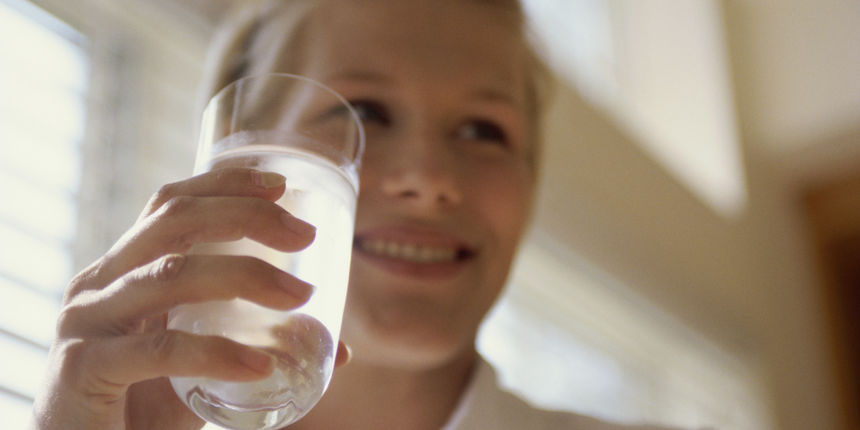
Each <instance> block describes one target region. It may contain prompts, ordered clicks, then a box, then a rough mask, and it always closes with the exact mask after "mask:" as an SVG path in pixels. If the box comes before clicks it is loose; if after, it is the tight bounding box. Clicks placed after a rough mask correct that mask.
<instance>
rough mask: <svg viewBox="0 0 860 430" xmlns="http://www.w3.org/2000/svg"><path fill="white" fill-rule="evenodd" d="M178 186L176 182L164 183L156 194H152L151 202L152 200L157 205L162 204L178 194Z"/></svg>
mask: <svg viewBox="0 0 860 430" xmlns="http://www.w3.org/2000/svg"><path fill="white" fill-rule="evenodd" d="M176 187H177V185H176V183H175V182H172V183H169V184H164V185H162V186H161V187H160V188H159V189H158V190H157V191H156V192H155V194H153V195H152V198H151V199H150V202H152V204H153V205H154V206H156V207H157V206H161V205H162V204H164V203H166V202H167V201H169V200H170V199H171V198H173V197H174V196H175V195H176Z"/></svg>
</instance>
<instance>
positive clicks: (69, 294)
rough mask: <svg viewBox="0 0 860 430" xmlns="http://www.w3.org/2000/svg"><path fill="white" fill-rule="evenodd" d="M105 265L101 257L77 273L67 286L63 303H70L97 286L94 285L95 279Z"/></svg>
mask: <svg viewBox="0 0 860 430" xmlns="http://www.w3.org/2000/svg"><path fill="white" fill-rule="evenodd" d="M102 265H103V259H99V260H98V261H96V262H95V263H93V264H92V265H90V266H89V267H87V268H86V269H84V270H82V271H81V272H80V273H78V274H77V275H75V277H74V278H72V280H71V281H69V284H68V285H67V286H66V293H65V294H64V296H63V303H68V302H70V301H71V300H72V299H74V298H75V296H77V295H78V294H80V293H81V292H83V291H86V290H89V289H92V288H95V287H97V286H94V285H92V284H93V283H95V279H96V278H98V274H99V271H100V270H101V267H102Z"/></svg>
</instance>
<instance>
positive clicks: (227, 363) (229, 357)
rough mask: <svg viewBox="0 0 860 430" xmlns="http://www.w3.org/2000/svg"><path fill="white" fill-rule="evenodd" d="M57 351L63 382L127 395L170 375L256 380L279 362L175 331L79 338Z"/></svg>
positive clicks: (212, 339)
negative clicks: (133, 387) (133, 388)
mask: <svg viewBox="0 0 860 430" xmlns="http://www.w3.org/2000/svg"><path fill="white" fill-rule="evenodd" d="M56 348H57V352H58V355H59V356H60V357H62V359H61V362H62V363H64V366H65V367H64V368H63V369H62V373H61V377H62V378H63V380H64V381H65V382H67V383H70V384H73V385H76V386H79V387H83V388H86V389H88V390H92V392H99V393H110V392H112V391H115V392H117V393H122V392H124V391H125V389H126V388H127V387H128V386H129V385H131V384H133V383H135V382H139V381H145V380H148V379H152V378H156V377H161V376H165V375H170V376H176V377H184V376H189V377H190V376H201V377H209V378H215V379H220V380H225V381H250V380H256V379H261V378H263V377H265V376H267V375H268V374H270V373H271V372H272V370H273V368H274V363H275V361H274V358H273V357H272V356H271V355H269V354H267V353H265V352H263V351H261V350H258V349H254V348H251V347H248V346H245V345H242V344H240V343H237V342H234V341H231V340H229V339H226V338H223V337H218V336H199V335H193V334H189V333H184V332H180V331H175V330H165V331H161V332H157V333H147V334H140V335H130V336H118V337H98V338H90V339H85V340H84V339H75V340H71V341H67V342H65V343H62V344H60V345H58V346H57V347H56Z"/></svg>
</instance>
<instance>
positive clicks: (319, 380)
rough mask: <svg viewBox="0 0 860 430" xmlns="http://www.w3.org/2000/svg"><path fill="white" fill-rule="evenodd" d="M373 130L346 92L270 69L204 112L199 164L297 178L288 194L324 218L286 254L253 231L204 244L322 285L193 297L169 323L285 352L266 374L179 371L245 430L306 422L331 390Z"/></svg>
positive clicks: (200, 410)
mask: <svg viewBox="0 0 860 430" xmlns="http://www.w3.org/2000/svg"><path fill="white" fill-rule="evenodd" d="M363 148H364V132H363V129H362V126H361V122H360V120H359V118H358V116H357V115H356V113H355V111H353V109H352V108H351V107H350V105H349V104H348V103H347V102H346V101H345V100H344V99H343V98H342V97H341V96H340V95H338V94H337V93H335V92H334V91H332V90H331V89H329V88H327V87H325V86H323V85H322V84H320V83H318V82H315V81H313V80H311V79H308V78H304V77H300V76H295V75H288V74H267V75H260V76H251V77H246V78H243V79H240V80H237V81H236V82H233V83H232V84H230V85H229V86H227V87H226V88H224V89H223V90H221V91H220V92H219V93H218V94H216V95H215V96H214V97H213V98H212V100H211V101H210V102H209V104H208V105H207V107H206V109H205V111H204V113H203V123H202V128H201V135H200V142H199V148H198V153H197V159H196V165H195V168H194V170H195V173H202V172H205V171H209V170H213V169H218V168H223V167H232V166H242V167H251V168H255V169H258V170H262V171H271V172H276V173H279V174H281V175H283V176H284V177H286V192H285V193H284V195H283V196H282V197H281V198H280V199H279V200H278V201H277V204H279V205H281V206H282V207H284V208H285V209H286V210H287V211H289V212H290V213H291V214H293V215H294V216H296V217H298V218H300V219H302V220H305V221H307V222H309V223H310V224H313V225H314V226H315V227H316V228H317V233H316V238H315V240H314V242H313V243H312V244H311V245H310V246H309V247H308V248H306V249H304V250H302V251H299V252H296V253H285V252H280V251H277V250H274V249H272V248H269V247H266V246H264V245H262V244H260V243H257V242H255V241H252V240H250V239H247V238H245V239H241V240H237V241H231V242H220V243H207V244H203V245H198V246H195V247H194V248H193V249H192V250H191V252H192V253H199V254H230V255H250V256H254V257H257V258H260V259H262V260H265V261H267V262H269V263H270V264H273V265H275V266H277V267H278V268H280V269H282V270H285V271H287V272H289V273H291V274H293V275H294V276H297V277H298V278H300V279H302V280H304V281H306V282H309V283H311V284H313V285H314V286H315V291H314V294H313V296H312V297H311V298H310V300H309V301H308V302H307V303H306V304H305V305H303V306H302V307H300V308H298V309H296V310H294V311H288V312H285V311H276V310H272V309H268V308H265V307H262V306H259V305H256V304H254V303H251V302H248V301H246V300H242V299H236V300H230V301H212V302H207V303H201V304H193V305H183V306H179V307H177V308H176V309H174V310H172V311H171V312H170V313H169V315H168V324H167V325H168V328H171V329H177V330H183V331H187V332H191V333H195V334H202V335H217V336H223V337H227V338H230V339H232V340H235V341H238V342H241V343H243V344H246V345H251V346H254V347H258V348H261V349H264V350H266V351H268V352H269V353H271V354H272V355H273V356H275V357H276V358H277V364H276V367H275V370H274V372H273V373H272V375H271V376H270V377H268V378H267V379H264V380H262V381H256V382H226V381H218V380H214V379H209V378H179V377H176V378H171V384H172V385H173V388H174V390H176V393H177V394H178V395H179V397H180V398H181V399H182V400H183V401H184V402H185V403H186V404H187V405H188V407H189V408H191V410H193V411H194V412H195V413H196V414H197V415H199V416H200V417H201V418H203V419H205V420H207V421H210V422H212V423H215V424H218V425H220V426H222V427H226V428H231V429H240V430H251V429H254V430H257V429H274V428H280V427H282V426H285V425H288V424H290V423H292V422H295V421H296V420H298V419H299V418H301V417H302V416H304V415H305V414H306V413H307V412H308V411H309V410H310V409H311V408H312V407H313V406H314V405H315V404H316V402H317V401H318V400H319V399H320V397H321V396H322V394H323V392H324V391H325V389H326V388H327V387H328V383H329V381H330V379H331V374H332V371H333V368H334V355H335V352H336V350H337V344H338V335H339V333H340V325H341V319H342V316H343V307H344V302H345V300H346V289H347V279H348V274H349V261H350V255H351V250H352V237H353V226H354V219H355V203H356V195H357V192H358V167H359V163H360V160H361V154H362V151H363Z"/></svg>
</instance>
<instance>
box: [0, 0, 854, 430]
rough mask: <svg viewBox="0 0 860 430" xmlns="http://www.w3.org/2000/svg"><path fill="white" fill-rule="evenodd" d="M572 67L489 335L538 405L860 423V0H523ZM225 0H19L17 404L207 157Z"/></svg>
mask: <svg viewBox="0 0 860 430" xmlns="http://www.w3.org/2000/svg"><path fill="white" fill-rule="evenodd" d="M525 3H526V6H527V9H528V10H529V13H530V16H531V20H532V23H533V25H534V33H535V34H534V36H535V39H536V40H537V41H538V43H539V44H540V46H542V47H543V48H542V49H543V53H544V55H545V57H546V59H547V61H548V63H550V64H551V66H552V68H553V70H554V71H555V75H556V80H557V82H556V86H555V88H554V91H553V93H554V95H553V99H552V106H551V109H550V111H549V114H548V118H547V124H546V127H547V130H548V132H547V142H546V149H545V153H544V160H543V171H542V175H541V185H540V186H541V188H540V196H539V204H538V210H537V214H536V217H535V221H536V222H535V225H534V227H533V229H532V231H531V232H530V234H529V237H528V239H527V242H526V244H525V246H524V248H523V250H522V252H521V254H520V257H519V260H518V262H517V266H516V269H515V272H514V274H513V276H512V278H511V282H510V285H509V288H508V290H507V292H506V294H505V296H504V297H503V300H502V301H501V302H500V303H499V305H498V306H497V307H496V308H495V309H494V310H493V312H492V314H491V316H490V318H489V320H488V322H487V323H486V324H485V326H484V327H483V329H482V333H481V337H480V339H479V347H480V349H481V351H482V352H483V353H484V354H485V356H486V357H487V358H488V359H489V360H490V361H491V362H493V363H494V364H496V366H497V367H498V368H499V373H500V376H501V378H502V380H503V383H504V384H505V385H506V386H508V387H510V389H512V390H514V391H517V392H520V393H522V395H523V396H525V397H527V398H529V399H530V400H531V401H533V402H534V403H536V404H539V405H544V406H548V407H555V408H563V409H568V410H573V411H579V412H585V413H590V414H594V415H598V416H601V417H605V418H609V419H614V420H621V421H643V420H644V421H650V422H657V423H664V424H672V425H679V426H686V427H702V426H705V427H713V428H719V429H750V430H752V429H756V430H758V429H762V430H776V429H785V430H795V429H797V430H801V429H803V430H807V429H846V430H847V429H857V428H860V418H858V411H860V365H858V363H860V292H858V291H860V79H858V76H860V50H858V46H860V25H858V23H860V2H856V1H851V0H819V1H815V2H810V1H806V0H758V1H741V0H736V1H730V0H722V1H718V0H649V1H647V2H645V1H637V0H527V1H526V2H525ZM230 4H232V2H230V1H226V0H217V1H216V0H176V1H171V0H78V1H75V2H68V1H63V0H34V1H25V0H0V39H2V40H3V42H2V43H0V193H2V195H4V196H6V197H5V198H4V202H3V203H2V205H0V360H2V365H0V415H2V416H3V417H4V422H5V423H6V424H4V426H5V427H6V428H23V427H24V423H25V422H26V419H27V416H28V414H29V407H30V402H31V401H32V398H33V396H34V393H35V391H36V390H37V389H38V387H39V385H40V378H41V375H42V372H43V369H44V366H45V362H46V358H45V357H46V354H47V348H48V346H49V345H50V342H51V338H52V336H53V334H52V333H53V328H54V318H55V317H56V314H57V311H58V309H59V301H60V298H61V295H62V291H63V289H64V288H65V285H66V283H67V282H68V280H69V279H70V278H71V277H72V276H73V275H74V274H75V273H76V272H78V271H79V270H81V269H82V268H83V267H85V266H86V265H88V264H89V263H90V262H92V261H93V260H95V259H96V258H98V257H99V256H100V255H101V254H103V253H104V252H105V251H106V250H107V249H108V248H109V247H110V246H111V244H112V243H113V242H114V241H115V240H116V239H117V238H118V237H119V236H120V235H121V234H122V232H123V231H124V230H125V229H126V228H128V227H129V226H130V225H131V224H132V223H133V222H134V220H135V219H136V217H137V215H138V212H139V211H140V210H141V209H142V207H143V205H144V203H145V202H146V200H147V199H148V198H149V196H150V195H151V194H152V193H153V192H154V191H155V190H156V189H157V188H158V187H159V186H160V185H161V184H164V183H167V182H170V181H174V180H178V179H181V178H183V177H186V176H188V175H189V174H190V172H191V167H192V160H193V156H194V149H195V129H196V126H197V121H198V118H197V112H198V108H199V105H198V98H197V84H198V82H199V81H200V76H201V72H202V65H203V59H204V56H205V51H206V47H207V44H208V40H209V37H210V36H211V34H212V31H213V28H214V25H215V24H216V23H217V22H218V20H219V19H220V17H221V16H222V15H223V13H224V12H225V10H226V9H227V8H228V7H229V6H230Z"/></svg>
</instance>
